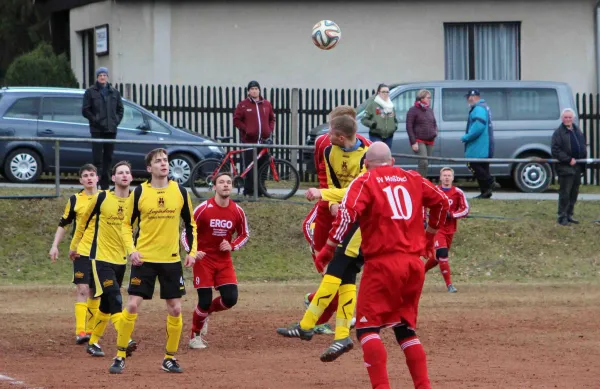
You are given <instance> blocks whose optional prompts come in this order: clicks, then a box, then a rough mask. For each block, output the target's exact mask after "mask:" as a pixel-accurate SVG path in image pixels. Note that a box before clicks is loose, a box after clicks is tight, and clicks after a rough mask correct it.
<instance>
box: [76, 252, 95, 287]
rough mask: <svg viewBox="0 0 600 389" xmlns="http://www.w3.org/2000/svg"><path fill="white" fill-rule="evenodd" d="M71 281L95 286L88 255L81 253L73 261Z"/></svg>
mask: <svg viewBox="0 0 600 389" xmlns="http://www.w3.org/2000/svg"><path fill="white" fill-rule="evenodd" d="M73 283H74V284H75V285H81V284H83V285H89V286H90V288H92V289H93V288H94V287H95V284H94V276H93V274H92V261H90V257H84V256H83V255H81V256H79V257H77V258H76V259H75V260H74V261H73Z"/></svg>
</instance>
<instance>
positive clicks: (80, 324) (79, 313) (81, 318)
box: [75, 303, 87, 335]
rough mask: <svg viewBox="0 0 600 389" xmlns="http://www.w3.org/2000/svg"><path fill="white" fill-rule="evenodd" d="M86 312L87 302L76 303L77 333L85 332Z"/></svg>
mask: <svg viewBox="0 0 600 389" xmlns="http://www.w3.org/2000/svg"><path fill="white" fill-rule="evenodd" d="M86 313H87V304H86V303H75V335H81V333H82V332H85V315H86Z"/></svg>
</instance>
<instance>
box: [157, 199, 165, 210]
mask: <svg viewBox="0 0 600 389" xmlns="http://www.w3.org/2000/svg"><path fill="white" fill-rule="evenodd" d="M164 207H165V198H164V197H162V196H160V197H159V198H158V208H164Z"/></svg>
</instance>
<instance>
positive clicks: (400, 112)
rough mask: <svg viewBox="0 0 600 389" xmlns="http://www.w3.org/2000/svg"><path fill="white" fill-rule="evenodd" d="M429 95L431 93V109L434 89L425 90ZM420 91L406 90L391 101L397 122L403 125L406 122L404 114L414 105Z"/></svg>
mask: <svg viewBox="0 0 600 389" xmlns="http://www.w3.org/2000/svg"><path fill="white" fill-rule="evenodd" d="M426 89H427V90H428V91H429V93H431V108H433V101H434V100H435V99H434V97H435V96H434V92H435V90H434V89H430V88H426ZM420 90H421V89H409V90H406V91H404V92H402V93H400V94H399V95H397V96H396V97H394V98H393V99H392V103H394V110H395V111H396V117H397V118H398V122H400V123H405V122H406V114H407V113H408V110H409V109H410V107H412V106H413V105H415V101H416V100H417V93H418V92H419V91H420Z"/></svg>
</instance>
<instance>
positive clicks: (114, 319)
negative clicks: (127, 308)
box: [110, 312, 123, 331]
mask: <svg viewBox="0 0 600 389" xmlns="http://www.w3.org/2000/svg"><path fill="white" fill-rule="evenodd" d="M121 316H123V312H119V313H114V314H112V315H110V321H111V322H112V323H113V326H114V327H115V330H117V331H118V330H119V320H121Z"/></svg>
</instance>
